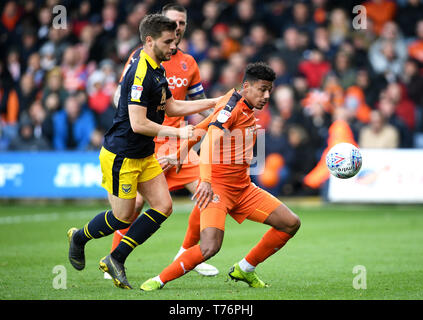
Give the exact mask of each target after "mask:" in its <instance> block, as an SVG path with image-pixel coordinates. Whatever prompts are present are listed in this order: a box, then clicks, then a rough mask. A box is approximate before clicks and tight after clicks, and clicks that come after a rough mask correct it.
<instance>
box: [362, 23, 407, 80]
mask: <svg viewBox="0 0 423 320" xmlns="http://www.w3.org/2000/svg"><path fill="white" fill-rule="evenodd" d="M406 59H407V46H406V44H405V41H404V39H403V37H402V35H401V34H400V31H399V30H398V26H397V25H396V24H395V22H393V21H389V22H387V23H386V24H385V25H384V26H383V29H382V31H381V34H380V37H379V38H378V39H377V40H376V41H375V42H373V44H372V45H371V46H370V49H369V61H370V64H371V66H372V68H373V70H374V71H375V72H376V73H378V74H384V75H385V77H386V78H387V79H388V81H389V80H392V79H393V78H395V77H397V76H399V75H400V74H401V71H402V68H403V64H404V62H405V60H406Z"/></svg>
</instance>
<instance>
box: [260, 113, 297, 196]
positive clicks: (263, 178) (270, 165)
mask: <svg viewBox="0 0 423 320" xmlns="http://www.w3.org/2000/svg"><path fill="white" fill-rule="evenodd" d="M264 138H265V141H266V144H265V163H264V167H263V169H262V170H263V172H262V173H261V174H260V175H258V176H254V177H252V179H253V181H254V182H255V183H257V184H258V185H259V186H260V187H262V188H264V189H265V190H266V191H268V192H270V193H271V194H273V195H275V196H279V195H280V194H281V191H282V186H283V185H284V184H285V183H286V182H287V180H288V178H289V176H290V173H291V172H290V168H289V165H288V164H290V163H291V162H292V161H293V158H292V157H293V150H292V148H291V147H290V146H289V143H288V139H287V138H286V130H284V120H283V119H282V118H281V117H280V116H275V117H272V120H271V122H270V125H269V127H268V129H267V130H266V133H265V137H264Z"/></svg>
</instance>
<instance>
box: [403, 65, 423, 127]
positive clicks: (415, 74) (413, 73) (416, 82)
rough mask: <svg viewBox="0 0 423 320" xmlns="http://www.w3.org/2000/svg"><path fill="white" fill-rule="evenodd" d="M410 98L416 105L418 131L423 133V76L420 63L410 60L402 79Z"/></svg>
mask: <svg viewBox="0 0 423 320" xmlns="http://www.w3.org/2000/svg"><path fill="white" fill-rule="evenodd" d="M401 80H402V83H403V84H404V86H405V88H406V91H407V92H408V96H409V97H410V99H411V100H412V101H413V102H414V103H415V104H416V110H415V111H416V131H420V132H422V131H423V94H422V93H423V74H421V73H420V72H419V62H418V61H416V60H415V59H408V60H407V61H406V62H405V65H404V72H403V73H402V77H401Z"/></svg>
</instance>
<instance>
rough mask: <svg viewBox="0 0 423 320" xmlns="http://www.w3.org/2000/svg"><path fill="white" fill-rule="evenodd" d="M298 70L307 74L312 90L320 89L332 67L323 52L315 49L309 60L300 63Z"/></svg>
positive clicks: (311, 52)
mask: <svg viewBox="0 0 423 320" xmlns="http://www.w3.org/2000/svg"><path fill="white" fill-rule="evenodd" d="M298 70H299V71H300V72H302V73H304V74H305V76H306V77H307V81H308V86H309V87H310V88H320V86H321V85H322V83H323V80H324V77H325V76H326V75H327V73H328V72H329V71H330V70H331V66H330V63H329V62H328V61H326V60H325V57H324V56H323V54H322V52H321V51H319V50H318V49H313V50H311V51H310V53H309V56H308V59H306V60H304V61H302V62H301V63H300V65H299V66H298Z"/></svg>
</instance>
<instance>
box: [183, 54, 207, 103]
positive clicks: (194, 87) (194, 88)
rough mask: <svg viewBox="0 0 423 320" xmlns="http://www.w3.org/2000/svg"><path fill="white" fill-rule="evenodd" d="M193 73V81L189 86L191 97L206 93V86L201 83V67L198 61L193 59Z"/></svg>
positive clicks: (188, 93)
mask: <svg viewBox="0 0 423 320" xmlns="http://www.w3.org/2000/svg"><path fill="white" fill-rule="evenodd" d="M192 68H193V70H194V71H193V74H192V78H191V82H190V84H189V87H188V91H187V95H188V97H189V98H190V99H192V98H194V97H195V96H197V95H199V94H202V93H204V88H203V85H202V83H201V77H200V69H199V68H198V65H197V62H195V60H194V59H193V62H192Z"/></svg>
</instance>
